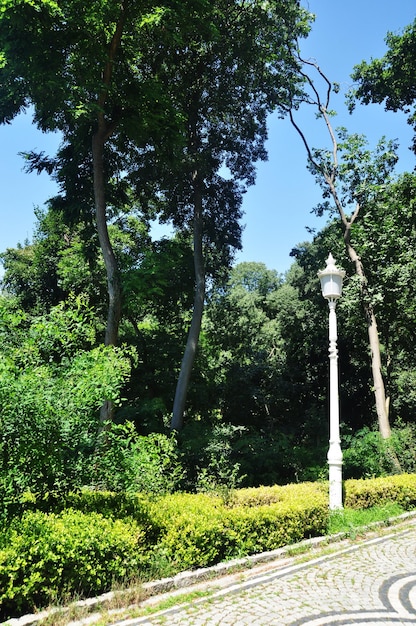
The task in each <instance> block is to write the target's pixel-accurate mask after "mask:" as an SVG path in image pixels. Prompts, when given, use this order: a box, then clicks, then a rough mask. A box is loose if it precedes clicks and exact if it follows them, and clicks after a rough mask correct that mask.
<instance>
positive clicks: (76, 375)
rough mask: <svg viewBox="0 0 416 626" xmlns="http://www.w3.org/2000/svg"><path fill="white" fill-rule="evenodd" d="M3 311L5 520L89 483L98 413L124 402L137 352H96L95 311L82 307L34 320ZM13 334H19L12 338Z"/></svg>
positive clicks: (0, 454)
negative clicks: (23, 504)
mask: <svg viewBox="0 0 416 626" xmlns="http://www.w3.org/2000/svg"><path fill="white" fill-rule="evenodd" d="M2 304H3V305H4V306H1V307H0V333H2V334H3V335H5V334H6V332H5V329H6V325H7V324H8V322H9V321H10V320H14V321H13V326H12V327H11V328H10V326H9V337H8V339H7V343H6V346H4V345H3V348H4V351H3V352H1V353H0V405H1V409H0V499H1V507H2V513H3V514H4V513H6V512H7V510H8V508H9V507H12V508H13V507H14V506H19V504H18V503H19V499H20V497H21V495H22V494H23V493H24V492H26V491H30V492H32V493H34V494H35V495H36V497H37V498H42V497H47V495H48V494H49V493H54V494H55V495H58V494H63V493H65V492H67V491H68V490H71V489H74V488H77V487H80V486H82V485H83V484H85V483H88V480H89V474H90V459H89V455H91V454H92V452H93V450H94V449H95V446H96V438H97V431H98V410H99V408H100V406H101V405H102V403H103V402H104V400H111V401H113V402H115V403H117V402H118V400H119V394H120V390H121V387H122V384H123V383H124V381H125V380H126V378H127V376H128V375H129V373H130V367H131V361H130V354H131V352H130V351H128V350H125V349H121V348H114V347H104V346H98V347H92V342H93V340H94V338H95V331H94V326H93V325H92V317H91V311H90V310H89V308H88V306H87V304H86V303H85V301H83V300H82V299H76V300H75V301H74V302H69V303H67V304H64V303H61V304H60V305H58V306H57V307H55V308H52V309H51V312H50V313H49V314H48V315H45V316H39V317H36V318H35V319H33V320H29V319H28V317H27V316H26V315H25V314H24V313H22V312H21V311H19V309H13V308H11V307H10V305H9V302H8V300H7V299H6V300H5V301H2ZM11 330H13V332H11Z"/></svg>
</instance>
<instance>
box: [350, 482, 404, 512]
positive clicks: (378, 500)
mask: <svg viewBox="0 0 416 626" xmlns="http://www.w3.org/2000/svg"><path fill="white" fill-rule="evenodd" d="M344 487H345V506H346V507H350V508H353V509H367V508H370V507H373V506H379V505H382V504H385V503H386V502H395V503H397V504H399V505H400V506H402V507H403V508H404V509H405V510H410V509H412V508H415V507H416V474H399V475H395V476H383V477H378V478H373V479H368V480H353V479H351V480H346V481H345V483H344Z"/></svg>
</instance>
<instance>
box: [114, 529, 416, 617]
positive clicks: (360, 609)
mask: <svg viewBox="0 0 416 626" xmlns="http://www.w3.org/2000/svg"><path fill="white" fill-rule="evenodd" d="M333 549H334V550H335V551H334V552H332V553H331V554H327V555H323V556H320V557H318V558H312V559H310V556H309V560H308V561H307V562H304V563H297V564H294V563H293V561H292V562H290V561H286V562H283V563H282V562H281V561H279V562H276V563H274V564H273V563H272V564H269V565H268V566H267V567H264V566H263V568H254V569H253V570H252V572H251V573H247V572H245V573H244V575H243V574H240V575H238V574H237V575H234V576H228V577H226V578H225V579H224V580H225V581H227V580H228V582H225V583H224V582H223V584H222V587H221V585H219V584H218V581H212V582H211V583H209V585H210V589H211V591H212V593H210V595H209V597H208V599H207V598H205V599H198V600H194V601H193V602H190V603H189V604H187V605H180V606H177V607H175V608H172V609H168V610H165V611H163V612H159V613H156V614H154V615H152V616H151V617H142V618H136V619H129V620H124V621H119V622H113V624H114V625H116V624H117V625H118V626H139V625H140V626H145V625H157V624H164V625H165V626H175V625H181V626H215V625H216V624H218V625H221V626H244V625H247V626H266V625H268V626H271V625H272V626H301V625H302V626H343V625H353V624H357V625H358V624H360V625H362V624H366V625H367V626H368V625H370V626H371V625H374V626H375V625H380V624H383V625H384V626H385V625H391V626H393V625H395V626H397V625H398V624H401V625H404V626H407V625H410V624H413V625H415V624H416V524H415V523H414V522H413V523H412V524H410V525H406V527H405V528H403V529H402V530H399V529H396V530H392V531H391V532H390V533H389V534H387V535H384V536H381V537H373V538H372V539H367V540H364V541H362V542H359V543H356V544H352V545H344V547H341V545H340V546H339V547H338V549H337V548H334V547H333ZM191 590H192V588H190V589H188V590H187V591H191ZM183 592H185V590H183Z"/></svg>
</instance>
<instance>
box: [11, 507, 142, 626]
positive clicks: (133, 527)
mask: <svg viewBox="0 0 416 626" xmlns="http://www.w3.org/2000/svg"><path fill="white" fill-rule="evenodd" d="M148 560H149V555H148V554H147V551H146V545H145V541H144V532H143V530H142V529H141V528H140V527H139V525H138V524H136V523H134V522H133V521H126V520H124V521H122V520H108V519H105V518H104V517H103V516H102V515H100V514H99V513H88V514H85V513H81V512H79V511H73V510H67V511H64V512H62V513H59V514H52V513H50V514H45V513H42V512H39V511H38V512H27V513H25V514H24V516H23V517H22V519H21V520H19V521H17V520H15V522H14V523H13V524H12V526H11V528H10V529H9V531H8V532H7V533H4V534H3V537H2V541H1V545H0V607H1V609H0V616H1V617H2V618H5V617H8V616H10V614H14V615H16V614H21V613H23V612H25V611H32V610H33V609H34V608H35V607H39V606H45V605H47V604H48V603H50V602H54V601H57V600H59V599H61V598H65V596H72V595H74V594H79V595H81V596H87V595H89V594H97V593H101V592H104V591H106V590H108V589H110V588H111V586H112V584H113V583H114V582H116V581H123V580H125V579H128V578H129V577H131V576H133V575H134V576H137V575H138V574H139V573H140V572H141V571H143V570H145V569H146V566H147V563H148Z"/></svg>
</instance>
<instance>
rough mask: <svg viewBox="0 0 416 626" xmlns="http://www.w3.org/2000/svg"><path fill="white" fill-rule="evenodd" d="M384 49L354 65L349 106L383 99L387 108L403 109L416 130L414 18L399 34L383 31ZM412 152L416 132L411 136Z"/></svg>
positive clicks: (415, 22) (415, 32) (415, 29)
mask: <svg viewBox="0 0 416 626" xmlns="http://www.w3.org/2000/svg"><path fill="white" fill-rule="evenodd" d="M385 42H386V44H387V48H388V49H387V52H386V54H385V55H384V56H383V57H381V59H371V61H370V62H369V63H367V62H366V61H362V62H361V63H359V64H358V65H356V66H355V67H354V71H353V73H352V78H353V80H354V81H356V82H357V85H356V86H355V87H354V88H353V89H351V91H350V92H349V94H348V99H349V105H350V109H351V110H353V109H354V106H355V102H356V101H357V100H358V101H360V102H363V103H364V104H369V103H370V102H375V103H382V102H384V104H385V108H386V110H387V111H404V112H405V113H408V114H409V117H408V123H409V124H410V125H411V126H413V128H414V130H415V131H416V108H415V104H416V81H415V74H416V19H415V20H414V22H413V23H412V24H409V25H408V26H406V28H405V29H404V30H403V32H402V33H401V34H397V33H391V32H389V33H387V36H386V39H385ZM413 152H415V153H416V135H415V136H414V138H413Z"/></svg>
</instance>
